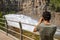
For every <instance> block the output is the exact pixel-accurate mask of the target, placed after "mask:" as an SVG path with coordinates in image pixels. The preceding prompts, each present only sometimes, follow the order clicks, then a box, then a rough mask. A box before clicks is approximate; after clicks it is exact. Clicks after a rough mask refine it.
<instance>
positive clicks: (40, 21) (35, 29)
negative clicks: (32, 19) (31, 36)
mask: <svg viewBox="0 0 60 40" xmlns="http://www.w3.org/2000/svg"><path fill="white" fill-rule="evenodd" d="M42 21H43V18H40V20H39V21H38V24H37V25H36V26H35V28H34V31H33V32H37V28H36V27H37V26H38V25H39V24H41V23H42Z"/></svg>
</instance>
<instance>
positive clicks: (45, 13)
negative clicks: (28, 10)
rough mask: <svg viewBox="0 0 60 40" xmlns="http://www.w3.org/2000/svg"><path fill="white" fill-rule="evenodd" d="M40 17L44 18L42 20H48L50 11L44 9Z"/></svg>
mask: <svg viewBox="0 0 60 40" xmlns="http://www.w3.org/2000/svg"><path fill="white" fill-rule="evenodd" d="M42 17H43V18H44V20H47V21H49V20H50V19H51V13H50V12H48V11H45V12H43V14H42Z"/></svg>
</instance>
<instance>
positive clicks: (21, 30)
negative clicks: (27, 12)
mask: <svg viewBox="0 0 60 40" xmlns="http://www.w3.org/2000/svg"><path fill="white" fill-rule="evenodd" d="M0 20H4V21H5V23H3V22H0V24H5V27H3V26H1V25H0V27H3V28H4V29H6V32H7V35H8V34H9V33H8V31H12V32H14V33H16V34H19V35H20V40H23V37H26V38H28V39H30V40H34V39H33V38H30V37H28V36H26V35H24V34H23V29H22V24H26V25H31V26H35V25H32V24H27V23H22V22H17V21H13V20H8V21H11V22H17V23H19V27H20V30H19V31H20V33H18V32H16V31H14V30H11V29H9V28H8V27H9V25H8V23H7V20H6V19H5V18H0ZM32 33H34V32H32ZM34 34H37V33H34ZM37 35H39V34H37Z"/></svg>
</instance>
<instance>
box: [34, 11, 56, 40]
mask: <svg viewBox="0 0 60 40" xmlns="http://www.w3.org/2000/svg"><path fill="white" fill-rule="evenodd" d="M50 19H51V13H50V12H48V11H45V12H43V14H42V17H41V19H40V20H39V23H38V25H37V26H36V28H34V32H36V31H38V32H39V33H40V38H41V40H53V37H54V34H55V32H56V29H57V28H56V25H54V24H51V23H50Z"/></svg>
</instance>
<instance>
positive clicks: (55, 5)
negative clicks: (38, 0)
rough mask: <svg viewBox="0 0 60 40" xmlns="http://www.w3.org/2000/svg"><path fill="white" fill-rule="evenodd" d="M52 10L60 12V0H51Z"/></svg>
mask: <svg viewBox="0 0 60 40" xmlns="http://www.w3.org/2000/svg"><path fill="white" fill-rule="evenodd" d="M50 4H51V5H50V6H51V10H54V11H56V12H60V0H50Z"/></svg>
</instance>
